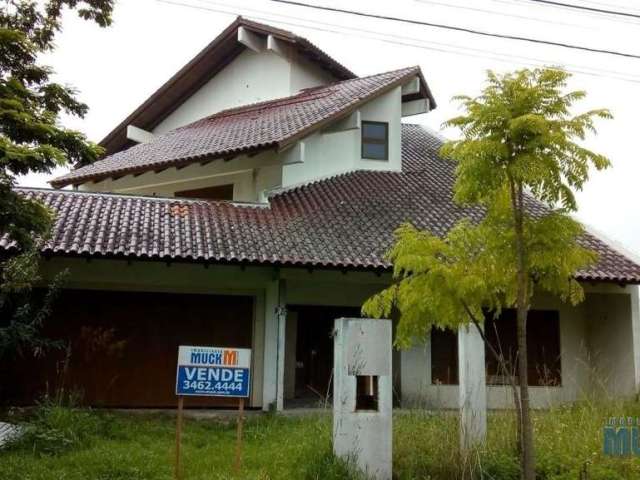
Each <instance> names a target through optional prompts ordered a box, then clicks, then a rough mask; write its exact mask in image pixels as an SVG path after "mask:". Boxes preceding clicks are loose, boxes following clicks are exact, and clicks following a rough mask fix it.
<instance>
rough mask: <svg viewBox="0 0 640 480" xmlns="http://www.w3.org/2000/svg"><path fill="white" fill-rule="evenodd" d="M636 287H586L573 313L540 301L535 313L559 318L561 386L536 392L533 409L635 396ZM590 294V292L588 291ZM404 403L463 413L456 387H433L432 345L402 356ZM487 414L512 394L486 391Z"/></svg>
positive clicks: (509, 403)
mask: <svg viewBox="0 0 640 480" xmlns="http://www.w3.org/2000/svg"><path fill="white" fill-rule="evenodd" d="M631 288H635V287H627V288H622V287H617V286H612V287H609V286H605V287H604V288H599V287H587V289H588V291H587V298H586V300H585V302H584V303H582V304H580V305H578V306H576V307H572V306H570V305H567V304H564V303H562V302H560V301H559V300H557V299H554V298H552V297H549V296H537V297H536V298H535V299H534V302H533V308H537V309H554V310H558V311H559V314H560V351H561V365H562V366H561V368H562V383H561V385H559V386H549V387H547V386H532V387H530V392H531V403H532V406H533V407H534V408H546V407H548V406H550V405H553V404H558V403H565V402H571V401H575V400H577V399H580V398H581V397H583V396H585V395H587V394H591V393H593V392H594V388H596V387H598V386H600V391H602V390H604V391H606V392H607V393H608V394H611V395H615V396H617V395H629V394H633V392H634V391H635V380H636V368H635V363H636V362H635V359H634V354H633V352H634V348H633V336H634V332H633V327H632V315H631V305H632V303H631V296H630V293H629V292H630V289H631ZM589 290H590V291H589ZM401 357H402V360H401V362H402V367H401V368H402V386H401V390H402V399H403V404H404V405H406V406H425V407H428V408H451V409H455V408H458V405H459V392H458V386H457V385H434V384H432V382H431V348H430V344H429V342H427V343H426V344H423V345H419V346H415V347H413V348H412V349H410V350H406V351H403V352H402V353H401ZM487 405H488V408H510V407H511V406H512V405H513V401H512V395H511V391H510V388H508V387H506V386H491V385H488V386H487Z"/></svg>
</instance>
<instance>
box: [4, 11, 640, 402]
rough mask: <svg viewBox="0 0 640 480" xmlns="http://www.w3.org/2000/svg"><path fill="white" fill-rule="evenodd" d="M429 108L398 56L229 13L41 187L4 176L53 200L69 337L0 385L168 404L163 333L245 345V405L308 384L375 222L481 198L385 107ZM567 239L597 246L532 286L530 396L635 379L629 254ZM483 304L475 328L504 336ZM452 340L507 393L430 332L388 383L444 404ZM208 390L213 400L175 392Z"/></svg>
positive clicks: (436, 226)
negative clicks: (393, 61) (361, 57)
mask: <svg viewBox="0 0 640 480" xmlns="http://www.w3.org/2000/svg"><path fill="white" fill-rule="evenodd" d="M434 108H436V101H435V99H434V97H433V94H432V93H431V91H430V89H429V86H428V84H427V82H426V80H425V77H424V75H423V73H422V72H421V70H420V68H418V67H409V68H404V69H401V70H395V71H390V72H386V73H381V74H378V75H372V76H368V77H357V76H356V75H355V74H354V73H352V72H351V71H350V70H349V69H347V68H346V67H344V66H343V65H341V64H339V63H338V62H337V61H336V60H334V59H333V58H331V57H330V56H329V55H327V54H326V53H324V52H323V51H322V50H320V49H319V48H317V47H316V46H314V45H313V44H311V43H310V42H309V41H307V40H305V39H304V38H301V37H299V36H296V35H294V34H292V33H290V32H286V31H283V30H280V29H276V28H273V27H270V26H267V25H262V24H258V23H254V22H251V21H248V20H246V19H243V18H238V19H237V20H236V21H235V22H233V23H232V24H231V25H230V26H229V27H228V28H227V29H226V30H224V31H223V32H222V33H221V34H220V35H219V36H218V37H217V38H216V39H215V40H214V41H213V42H212V43H211V44H209V45H208V46H207V47H206V48H205V49H204V50H203V51H202V52H200V53H199V54H198V55H197V56H196V57H195V58H194V59H193V60H192V61H191V62H189V63H188V64H187V65H186V66H185V67H184V68H182V69H181V70H180V71H179V72H177V73H176V74H175V75H174V76H173V77H172V78H171V79H170V80H169V81H167V82H166V83H165V84H164V85H163V86H162V87H161V88H160V89H159V90H158V91H157V92H156V93H154V94H153V95H152V96H151V97H150V98H149V99H148V100H146V101H145V102H144V103H143V104H142V105H140V106H139V107H138V108H136V109H135V110H134V111H133V113H131V115H129V116H128V117H127V118H126V119H125V120H124V121H123V122H122V123H121V124H120V125H118V126H117V127H116V128H115V129H114V130H113V131H112V132H111V133H109V134H108V135H107V136H106V137H105V138H104V140H102V142H101V144H102V145H103V146H104V147H105V148H106V150H107V153H106V156H105V157H104V158H103V159H102V160H100V161H98V162H96V163H94V164H92V165H90V166H86V167H82V168H78V169H75V170H72V171H71V172H69V173H68V174H66V175H63V176H62V177H59V178H55V179H53V180H52V181H51V185H52V186H53V187H54V189H35V188H21V189H20V191H21V192H22V193H23V194H24V195H25V196H27V197H29V198H36V199H39V200H41V201H42V202H44V203H45V204H46V205H48V206H49V207H50V208H51V209H52V210H53V211H54V212H55V213H56V223H55V228H54V231H53V234H52V237H51V239H50V240H49V241H48V242H47V244H46V245H45V246H44V248H43V256H44V260H43V262H42V268H43V272H44V274H45V276H47V277H49V278H50V277H52V276H53V275H55V274H56V273H57V272H59V271H62V270H64V269H68V271H69V277H68V280H67V282H66V283H65V288H64V290H63V292H62V294H61V298H60V300H59V302H58V303H57V305H56V308H55V310H54V313H53V317H52V319H51V320H50V321H49V325H48V327H47V328H48V332H49V333H50V334H51V335H54V336H62V337H64V338H68V339H69V341H70V342H71V345H72V348H71V350H70V356H69V357H68V358H67V360H66V361H65V359H64V358H63V356H62V354H51V355H49V356H48V357H46V358H44V359H33V360H27V359H25V360H24V362H21V363H20V366H9V368H5V369H4V371H3V373H2V375H3V379H2V381H1V382H0V384H3V385H10V387H9V388H8V389H6V390H5V391H4V392H3V395H4V396H5V397H6V399H7V400H8V401H12V402H14V403H21V402H22V403H25V402H31V401H33V399H34V398H35V397H36V396H37V395H38V394H40V393H41V392H42V391H43V389H45V388H47V387H48V388H54V387H55V386H56V385H58V386H60V385H61V384H62V385H63V386H64V387H65V388H67V389H79V390H80V391H81V392H82V394H83V397H84V400H85V401H86V402H87V403H89V404H92V405H97V406H110V407H171V406H174V405H175V402H176V399H175V395H174V382H175V364H176V355H177V347H178V345H180V344H187V345H189V344H191V345H219V346H235V347H249V348H251V349H252V350H253V356H252V362H253V376H252V388H251V398H250V406H251V407H254V408H263V409H269V408H272V407H275V408H276V409H278V410H279V409H282V408H284V407H285V406H286V405H288V404H295V403H297V402H298V403H299V402H302V401H304V400H305V399H309V398H311V399H318V398H323V397H325V396H326V395H328V393H329V390H330V379H331V369H332V356H333V352H332V344H333V342H332V340H331V338H330V334H331V329H332V325H333V320H334V319H335V318H338V317H343V316H345V317H350V316H358V315H359V312H360V306H361V305H362V303H363V301H364V300H365V299H367V298H368V297H369V296H370V295H372V294H373V293H375V292H377V291H379V290H381V289H382V288H384V287H385V286H386V285H388V284H389V283H390V281H391V273H390V265H389V263H388V262H387V261H386V260H385V258H384V253H385V251H386V250H387V249H388V248H389V246H390V245H391V242H392V238H393V231H394V230H395V228H396V227H397V226H398V225H399V224H400V223H402V222H405V221H410V222H413V223H414V224H415V225H416V226H418V227H420V228H423V229H428V230H430V231H431V232H434V233H436V234H444V233H445V232H446V231H447V230H448V229H449V228H451V227H452V226H453V225H454V224H455V223H456V222H457V221H458V220H460V219H462V218H469V217H470V218H476V219H478V218H481V215H482V213H481V211H479V210H478V209H476V208H462V207H460V206H458V205H456V204H454V203H453V201H452V186H453V181H454V167H453V165H452V164H451V163H450V162H448V161H445V160H443V159H442V158H440V157H439V156H438V151H439V147H440V146H441V144H442V139H441V138H440V137H439V136H438V135H437V134H436V133H434V132H432V131H430V130H428V129H425V128H423V127H421V126H419V125H414V124H411V123H407V121H408V119H409V117H411V116H412V115H416V114H421V113H427V112H429V111H430V110H432V109H434ZM582 241H583V242H584V243H585V244H586V245H588V246H589V247H591V248H593V249H594V250H596V251H597V252H598V253H599V255H600V257H599V262H598V264H597V265H596V266H594V267H593V268H590V269H588V270H584V271H581V272H578V273H577V278H578V279H579V280H580V281H581V282H582V283H583V285H584V287H585V290H586V300H585V302H584V303H582V304H580V305H579V306H577V307H572V306H569V305H566V304H562V303H560V302H559V301H558V300H557V299H554V298H551V297H548V296H544V295H540V296H538V297H536V298H535V300H534V304H533V311H532V312H531V316H532V317H535V321H531V322H530V327H529V329H530V330H529V338H530V342H531V343H530V365H531V372H530V379H531V383H532V386H533V387H532V393H531V395H532V402H533V404H534V406H539V407H543V406H545V405H548V404H549V403H553V402H568V401H573V400H575V399H577V398H579V396H580V395H581V394H582V393H584V392H587V391H590V390H592V389H594V388H604V389H605V390H606V391H607V392H609V393H611V394H613V395H633V394H635V393H636V392H638V387H639V385H640V316H639V312H638V287H637V284H640V266H639V265H638V264H636V263H635V262H634V261H633V260H631V259H630V258H628V256H625V255H624V254H623V253H621V252H620V251H618V250H617V249H616V248H614V247H612V246H611V245H609V244H608V243H607V242H605V241H603V240H602V239H600V238H598V237H597V236H595V235H592V234H589V233H588V234H585V236H584V238H583V239H582ZM12 248H15V247H13V245H12V244H11V243H10V242H9V241H8V240H7V239H6V238H4V239H0V249H2V250H4V251H5V252H7V251H11V249H12ZM503 317H504V318H503V319H501V320H500V321H498V322H495V325H489V326H488V327H487V332H488V335H489V336H490V337H492V338H494V341H495V340H497V338H499V339H500V342H501V345H502V348H503V350H505V351H507V352H509V353H514V351H513V348H514V346H515V333H514V332H515V330H514V328H515V327H514V321H513V315H512V312H510V311H506V312H505V313H504V315H503ZM463 356H464V359H465V361H467V360H470V361H472V362H476V363H477V362H485V361H486V373H487V382H488V383H489V386H488V388H487V391H488V405H489V407H503V406H508V404H509V399H510V395H509V392H508V390H507V388H506V387H505V386H504V378H502V377H501V375H500V372H499V371H498V369H497V367H496V365H494V364H492V362H491V360H490V358H488V357H487V359H486V360H485V358H484V352H483V351H482V349H477V348H476V349H471V350H469V349H466V350H464V351H462V350H460V351H458V343H457V341H456V334H455V333H453V332H440V331H434V332H432V334H431V336H430V338H429V339H428V340H427V342H426V344H420V345H419V346H416V347H415V348H413V349H411V350H406V351H397V352H395V353H394V359H393V362H394V365H393V371H394V385H395V391H396V396H397V399H396V400H397V401H398V402H399V403H401V404H404V405H412V404H420V405H425V406H428V407H433V408H454V407H456V406H457V405H458V385H457V383H458V363H459V359H460V358H462V357H463ZM27 368H29V371H30V372H31V374H30V375H24V374H21V372H24V371H25V369H27ZM33 372H37V373H35V374H34V373H33ZM289 402H291V403H289ZM210 405H218V406H224V405H229V401H228V400H225V399H214V400H212V399H206V398H191V399H189V400H188V402H187V406H210Z"/></svg>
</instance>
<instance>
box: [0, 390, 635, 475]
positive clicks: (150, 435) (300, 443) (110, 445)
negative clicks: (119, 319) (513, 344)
mask: <svg viewBox="0 0 640 480" xmlns="http://www.w3.org/2000/svg"><path fill="white" fill-rule="evenodd" d="M620 415H625V416H633V417H640V404H638V403H631V402H628V403H621V402H614V401H595V400H585V401H583V402H581V403H579V404H576V405H573V406H564V407H555V408H551V409H549V410H545V411H536V412H534V428H535V432H536V444H537V445H536V451H537V460H538V462H537V463H538V472H537V474H538V478H539V479H540V480H583V479H588V480H622V479H625V480H626V479H635V478H640V457H633V456H629V457H607V456H605V455H604V454H603V453H602V427H603V425H604V423H605V421H606V420H607V418H608V417H610V416H620ZM25 420H28V422H26V423H23V424H24V425H27V424H28V425H29V427H28V430H27V434H26V435H25V436H24V437H23V438H22V439H20V440H19V441H18V442H14V444H12V445H11V446H10V448H9V449H6V450H5V451H1V452H0V478H1V479H2V480H18V479H20V480H22V479H26V478H29V479H38V480H49V479H51V480H53V479H59V478H65V480H84V479H87V478H90V479H95V480H120V479H131V480H156V479H159V480H170V479H171V478H172V471H173V470H172V469H173V463H172V462H173V452H174V450H173V449H174V441H175V437H174V436H175V418H173V417H172V416H170V415H157V414H156V415H140V414H137V415H132V414H122V413H103V412H96V411H93V410H89V409H79V408H69V407H63V406H60V405H56V404H52V403H51V402H49V403H47V402H44V403H43V404H41V405H40V406H39V407H38V408H36V409H34V410H33V412H32V413H31V415H30V417H29V418H27V419H25ZM514 421H515V419H514V415H513V413H512V412H491V413H490V414H489V419H488V437H487V443H486V445H485V446H483V447H482V448H480V449H479V450H478V451H477V452H474V454H473V455H471V456H469V458H468V461H466V462H462V461H461V459H460V458H461V457H460V452H459V447H458V445H459V438H458V418H457V415H456V414H455V412H436V413H431V412H427V411H424V410H413V411H399V412H396V414H395V415H394V446H393V449H394V450H393V462H394V480H436V479H447V480H449V479H459V478H462V475H463V473H468V472H469V470H473V471H474V472H475V473H474V476H475V478H476V479H481V480H517V479H518V478H519V471H518V468H519V467H518V457H517V453H516V449H515V435H514V432H515V424H514ZM234 448H235V423H234V421H233V419H207V420H195V419H192V418H187V419H185V424H184V430H183V465H184V479H185V480H205V479H206V480H217V479H229V478H236V477H233V474H232V465H233V458H234ZM243 451H244V454H243V470H242V475H241V476H240V477H239V478H241V479H243V480H244V479H251V480H254V479H255V480H277V479H302V480H317V479H323V480H324V479H327V480H334V479H335V480H338V479H340V480H343V479H344V480H362V477H360V476H358V475H357V474H356V473H355V471H354V468H353V465H352V464H351V463H350V462H344V461H342V460H339V459H336V458H335V457H334V456H333V455H332V452H331V416H330V415H326V414H324V415H323V414H318V415H308V416H300V417H286V416H282V415H256V416H252V415H249V418H248V419H247V422H246V426H245V445H244V449H243Z"/></svg>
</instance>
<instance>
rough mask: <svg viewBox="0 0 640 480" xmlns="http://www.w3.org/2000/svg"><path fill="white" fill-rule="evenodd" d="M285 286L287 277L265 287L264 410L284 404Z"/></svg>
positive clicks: (280, 406) (280, 408) (281, 407)
mask: <svg viewBox="0 0 640 480" xmlns="http://www.w3.org/2000/svg"><path fill="white" fill-rule="evenodd" d="M285 287H286V286H285V282H284V280H279V279H277V280H273V281H272V282H270V283H269V284H268V285H267V287H266V291H265V322H264V373H263V378H264V380H263V386H262V409H263V410H269V409H271V408H275V409H276V410H277V411H281V410H282V409H283V408H284V368H285V363H284V350H285V345H286V340H285V339H286V326H287V323H286V322H287V313H286V296H285V295H286V289H285Z"/></svg>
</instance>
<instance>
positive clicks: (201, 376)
mask: <svg viewBox="0 0 640 480" xmlns="http://www.w3.org/2000/svg"><path fill="white" fill-rule="evenodd" d="M250 369H251V350H250V349H248V348H227V347H191V346H180V347H179V349H178V372H177V374H176V395H193V396H208V397H248V396H249V385H250V382H251V370H250Z"/></svg>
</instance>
